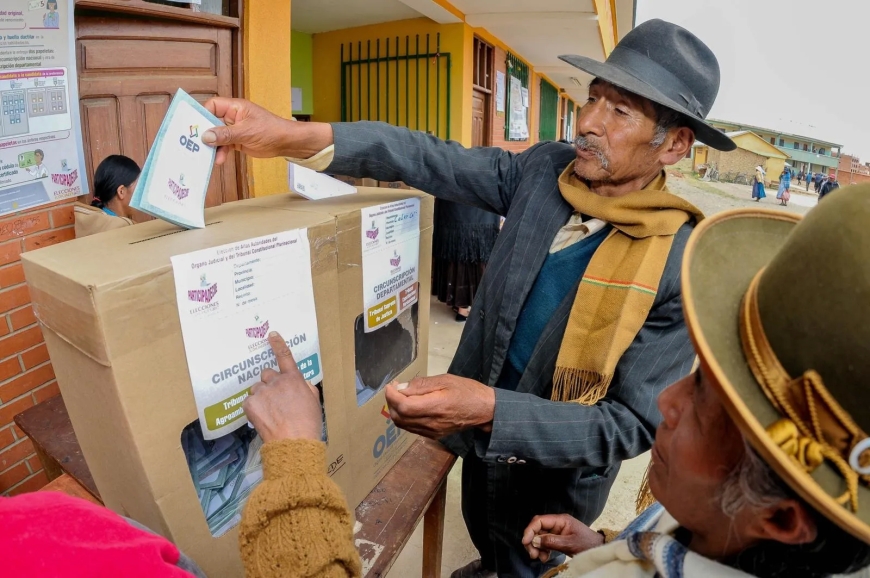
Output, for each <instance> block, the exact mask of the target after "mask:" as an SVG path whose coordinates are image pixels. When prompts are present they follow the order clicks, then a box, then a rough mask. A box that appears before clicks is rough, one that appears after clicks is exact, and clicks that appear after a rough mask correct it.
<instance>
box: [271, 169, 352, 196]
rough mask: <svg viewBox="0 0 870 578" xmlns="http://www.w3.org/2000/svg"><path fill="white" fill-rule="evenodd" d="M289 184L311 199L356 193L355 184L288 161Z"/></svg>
mask: <svg viewBox="0 0 870 578" xmlns="http://www.w3.org/2000/svg"><path fill="white" fill-rule="evenodd" d="M287 184H288V185H289V186H290V190H291V191H293V192H294V193H296V194H297V195H299V196H302V197H305V198H306V199H308V200H309V201H319V200H320V199H329V198H331V197H343V196H344V195H353V194H355V193H356V187H355V186H353V185H349V184H347V183H344V182H342V181H339V180H338V179H333V178H332V177H330V176H329V175H324V174H321V173H318V172H317V171H313V170H311V169H308V168H305V167H300V166H299V165H295V164H293V163H287Z"/></svg>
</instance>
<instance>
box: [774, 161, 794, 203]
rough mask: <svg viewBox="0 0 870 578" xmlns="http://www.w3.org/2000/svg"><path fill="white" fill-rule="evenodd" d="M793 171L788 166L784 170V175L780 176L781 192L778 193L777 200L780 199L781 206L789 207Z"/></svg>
mask: <svg viewBox="0 0 870 578" xmlns="http://www.w3.org/2000/svg"><path fill="white" fill-rule="evenodd" d="M790 189H791V169H790V168H789V167H788V165H786V166H785V167H784V168H783V169H782V174H781V175H779V190H777V191H776V198H777V199H779V204H780V205H782V206H784V207H787V206H788V200H789V198H790V197H791V190H790Z"/></svg>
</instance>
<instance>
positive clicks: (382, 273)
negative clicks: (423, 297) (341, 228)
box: [361, 198, 420, 333]
mask: <svg viewBox="0 0 870 578" xmlns="http://www.w3.org/2000/svg"><path fill="white" fill-rule="evenodd" d="M361 229H362V268H363V270H362V273H363V305H364V311H365V317H366V321H365V327H364V328H365V332H366V333H370V332H372V331H374V330H375V329H377V328H378V327H381V326H383V325H386V324H387V323H389V322H390V321H392V320H394V319H395V318H396V317H398V315H399V313H401V312H402V311H404V310H405V309H407V308H409V307H410V306H411V305H413V304H414V303H416V302H417V299H418V297H419V296H418V295H417V293H418V292H419V289H420V285H419V283H418V281H419V275H420V273H419V269H420V267H419V264H420V263H419V261H420V199H416V198H414V199H403V200H401V201H395V202H392V203H387V204H384V205H377V206H374V207H367V208H365V209H363V210H362V227H361Z"/></svg>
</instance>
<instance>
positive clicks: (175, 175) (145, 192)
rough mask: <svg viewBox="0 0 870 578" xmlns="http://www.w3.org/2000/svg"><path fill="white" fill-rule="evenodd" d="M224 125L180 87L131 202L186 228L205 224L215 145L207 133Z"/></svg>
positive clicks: (144, 210) (164, 119) (151, 213)
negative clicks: (207, 140) (205, 137)
mask: <svg viewBox="0 0 870 578" xmlns="http://www.w3.org/2000/svg"><path fill="white" fill-rule="evenodd" d="M219 125H223V123H222V122H221V121H220V120H218V118H217V117H216V116H214V115H213V114H211V113H210V112H208V111H207V110H206V109H205V108H204V107H203V106H202V105H201V104H199V103H198V102H197V101H196V100H194V99H193V98H192V97H191V96H190V95H189V94H187V93H186V92H184V91H183V90H181V89H180V88H179V89H178V92H176V93H175V97H174V98H173V99H172V103H171V104H170V105H169V110H168V111H167V112H166V116H165V117H164V118H163V124H161V125H160V130H159V131H158V132H157V138H156V139H155V140H154V145H153V146H152V147H151V151H150V152H149V153H148V158H147V159H146V161H145V166H144V167H143V168H142V174H141V175H140V176H139V184H138V186H137V187H136V191H135V192H134V193H133V199H132V200H131V201H130V206H131V207H133V208H134V209H138V210H140V211H142V212H143V213H148V214H149V215H151V216H152V217H157V218H158V219H163V220H164V221H169V222H170V223H173V224H175V225H178V226H179V227H184V228H185V229H201V228H203V227H205V216H204V211H205V195H206V191H207V190H208V183H209V180H210V179H211V170H212V167H213V166H214V158H215V149H214V148H213V147H210V146H208V145H206V144H203V142H202V134H203V133H204V132H205V131H206V130H208V129H210V128H212V127H215V126H219Z"/></svg>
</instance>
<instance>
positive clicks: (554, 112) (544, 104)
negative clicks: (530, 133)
mask: <svg viewBox="0 0 870 578" xmlns="http://www.w3.org/2000/svg"><path fill="white" fill-rule="evenodd" d="M540 118H541V121H540V127H539V128H538V138H539V139H540V140H542V141H545V140H556V138H557V136H556V135H557V134H558V132H557V131H558V130H559V89H558V88H556V87H555V86H553V85H552V84H550V83H549V82H547V81H546V80H544V79H543V78H542V79H541V117H540Z"/></svg>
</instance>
